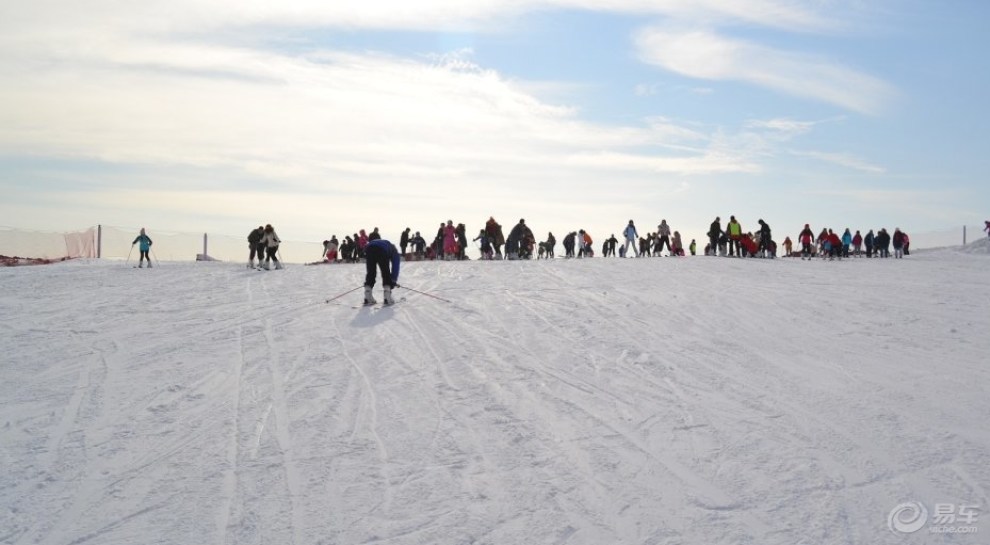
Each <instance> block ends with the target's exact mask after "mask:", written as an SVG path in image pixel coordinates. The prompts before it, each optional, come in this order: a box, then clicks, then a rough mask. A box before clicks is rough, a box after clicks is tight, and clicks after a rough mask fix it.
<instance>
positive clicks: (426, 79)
mask: <svg viewBox="0 0 990 545" xmlns="http://www.w3.org/2000/svg"><path fill="white" fill-rule="evenodd" d="M43 57H47V62H44V63H38V64H39V65H41V66H34V67H32V68H31V69H30V70H27V69H24V70H12V71H10V72H8V75H7V76H3V75H0V83H2V85H0V104H3V106H2V108H0V120H2V121H3V122H2V123H0V146H2V148H3V149H4V150H6V151H7V153H12V154H24V155H35V156H54V157H68V158H81V159H87V160H97V161H106V162H110V163H127V164H140V165H151V166H155V165H157V166H191V167H198V168H207V169H223V170H225V171H226V172H228V176H237V175H241V176H244V177H247V178H250V179H262V180H266V179H267V180H276V181H279V182H280V183H286V184H289V186H291V187H297V188H307V189H312V190H315V191H333V190H339V189H340V188H342V187H346V186H347V185H348V184H359V185H365V186H367V187H372V188H376V187H381V184H382V183H384V182H390V181H394V182H403V183H423V184H426V186H427V187H430V188H433V189H431V191H437V192H442V191H445V188H447V187H450V186H452V185H456V184H459V183H462V182H463V181H464V180H466V179H479V178H484V179H486V180H487V181H489V182H491V183H499V184H508V185H512V184H517V185H516V187H519V188H521V189H529V188H531V187H532V184H533V182H534V181H538V180H540V179H547V178H548V177H549V176H551V173H553V175H554V176H560V175H562V174H563V175H565V176H567V177H569V178H572V179H574V180H576V181H578V182H580V180H583V179H585V180H588V183H591V181H592V180H591V178H590V177H588V176H587V175H586V174H584V173H583V172H582V171H581V167H583V166H587V164H588V161H589V160H584V162H583V163H582V162H581V160H577V161H575V159H574V158H582V157H593V158H597V159H595V160H594V161H593V162H595V164H596V165H597V166H598V167H600V168H606V167H609V165H611V166H612V167H614V168H616V169H620V170H622V171H624V172H628V171H630V170H633V171H636V170H639V171H641V173H642V174H643V175H644V176H646V175H647V174H649V173H655V172H657V171H658V170H659V171H663V172H668V173H675V174H684V175H691V174H697V173H710V172H731V171H737V172H744V171H749V170H751V169H752V164H751V162H750V161H748V160H747V159H746V158H744V157H739V156H732V155H727V154H722V153H720V154H718V155H712V154H711V153H709V151H707V150H706V146H707V145H708V142H709V140H710V137H709V135H706V134H704V133H702V132H700V131H698V130H697V129H696V128H694V127H688V126H682V125H679V124H677V123H675V122H673V121H671V120H668V119H665V118H650V119H644V120H642V121H641V123H640V124H638V125H627V126H608V125H601V124H594V123H589V122H585V121H582V120H581V119H580V118H579V117H578V116H577V112H576V110H575V109H574V108H572V107H569V106H566V105H558V104H550V103H546V102H543V101H541V100H539V99H537V98H536V97H534V96H533V95H531V94H528V93H527V92H526V85H525V84H519V83H518V82H514V81H512V80H509V79H506V78H504V77H503V76H501V75H500V74H499V73H497V72H495V71H493V70H487V69H484V68H483V67H481V66H478V65H477V64H476V63H475V62H474V61H473V59H472V56H471V54H470V51H456V52H453V53H451V54H449V55H441V56H437V57H434V58H426V59H407V58H397V57H393V56H388V55H382V54H374V53H364V54H353V53H342V52H338V51H326V50H322V51H311V52H308V53H305V54H293V55H289V54H283V53H279V52H273V51H264V50H258V49H250V48H237V47H229V46H223V45H216V44H203V43H188V42H174V41H163V40H156V39H151V38H137V37H121V36H116V37H115V36H104V37H103V38H102V39H100V40H97V41H93V42H91V43H89V44H88V45H87V47H85V48H83V47H77V48H64V49H61V50H60V51H57V52H55V53H52V52H51V51H48V50H47V49H42V50H39V51H36V52H35V55H34V56H32V57H31V58H30V59H28V60H24V59H18V58H17V57H16V56H10V55H8V56H6V57H5V61H6V66H8V67H11V66H16V65H17V64H18V61H19V60H21V61H23V62H24V63H36V62H37V61H38V59H40V58H43ZM12 74H16V75H12ZM685 143H690V144H691V146H690V147H687V146H685ZM672 147H673V148H675V149H677V153H676V154H671V153H670V151H669V150H670V149H671V148H672ZM665 150H666V151H665ZM672 155H673V156H672ZM602 157H605V158H608V159H606V160H603V159H601V158H602ZM229 173H239V174H229Z"/></svg>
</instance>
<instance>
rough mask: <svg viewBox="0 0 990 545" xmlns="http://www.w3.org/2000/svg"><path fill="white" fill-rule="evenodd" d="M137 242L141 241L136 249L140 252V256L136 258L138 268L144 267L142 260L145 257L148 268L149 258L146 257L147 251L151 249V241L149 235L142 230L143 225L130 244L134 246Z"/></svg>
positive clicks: (149, 265)
mask: <svg viewBox="0 0 990 545" xmlns="http://www.w3.org/2000/svg"><path fill="white" fill-rule="evenodd" d="M139 242H140V243H141V245H140V246H138V251H139V252H141V257H139V258H138V268H139V269H140V268H142V267H144V260H146V259H147V260H148V268H149V269H150V268H151V258H150V257H148V252H149V251H150V250H151V245H152V242H151V237H149V236H148V235H147V233H145V232H144V227H142V228H141V234H140V235H138V236H137V238H136V239H134V242H132V243H131V246H134V245H135V244H137V243H139Z"/></svg>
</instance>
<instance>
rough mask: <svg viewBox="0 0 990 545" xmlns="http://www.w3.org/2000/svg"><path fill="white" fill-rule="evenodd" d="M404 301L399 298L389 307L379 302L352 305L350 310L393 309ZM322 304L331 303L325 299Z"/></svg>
mask: <svg viewBox="0 0 990 545" xmlns="http://www.w3.org/2000/svg"><path fill="white" fill-rule="evenodd" d="M405 300H406V298H405V297H400V298H398V299H396V300H395V302H394V303H392V304H390V305H389V304H385V303H380V302H379V303H370V304H367V305H352V306H351V308H352V309H354V310H360V309H362V308H377V309H383V308H388V307H394V306H395V305H397V304H399V303H401V302H402V301H405ZM324 302H325V303H327V304H329V303H331V302H332V301H330V300H329V299H327V300H326V301H324Z"/></svg>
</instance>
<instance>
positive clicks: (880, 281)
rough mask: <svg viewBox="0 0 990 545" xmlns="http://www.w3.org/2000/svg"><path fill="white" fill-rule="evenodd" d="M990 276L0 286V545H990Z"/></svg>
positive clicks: (17, 274)
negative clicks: (902, 527) (914, 513)
mask: <svg viewBox="0 0 990 545" xmlns="http://www.w3.org/2000/svg"><path fill="white" fill-rule="evenodd" d="M988 265H990V258H988V256H987V254H986V252H985V251H984V252H976V253H967V252H961V251H949V250H946V251H936V252H928V253H924V254H918V255H912V256H911V257H909V258H908V259H904V260H894V259H887V260H876V259H873V260H866V259H859V260H846V261H842V262H823V261H812V262H807V261H801V260H797V259H778V260H759V259H746V260H743V259H728V258H709V257H688V258H653V259H625V260H619V259H598V258H595V259H583V260H564V259H557V260H552V261H529V262H478V261H472V262H424V263H407V264H405V265H404V268H403V269H402V273H401V278H400V284H402V285H404V286H408V287H409V288H415V289H416V290H420V291H422V292H427V293H429V294H431V295H434V296H437V297H442V298H444V299H447V300H448V301H449V302H445V301H441V300H438V299H435V298H432V297H429V296H426V295H423V294H421V293H418V292H416V291H412V290H411V289H398V290H397V291H396V294H397V296H398V297H401V298H402V300H401V301H400V302H399V303H398V304H397V305H395V306H394V307H388V308H385V307H380V306H376V307H370V308H369V307H357V308H356V305H358V304H359V303H360V300H361V292H360V290H359V291H355V292H353V293H351V294H349V295H347V296H345V297H342V298H340V299H338V300H336V301H332V302H330V303H327V302H325V301H326V300H327V299H329V298H331V297H333V296H335V295H337V294H339V293H342V292H345V291H347V290H350V289H353V288H355V287H357V286H359V285H360V284H361V283H362V282H363V278H364V267H363V266H362V265H320V266H301V265H294V266H292V265H290V266H288V267H287V268H286V269H285V270H282V271H271V272H265V271H255V270H250V269H246V268H245V267H244V266H243V265H238V264H232V263H170V262H162V263H159V266H158V267H156V268H154V269H150V270H149V269H135V268H132V266H131V265H130V264H124V263H122V262H106V261H95V260H94V261H76V262H69V263H63V264H57V265H50V266H38V267H20V268H13V269H5V270H2V271H0V287H2V290H0V308H2V309H3V312H2V314H0V330H2V335H0V376H2V380H0V467H2V472H0V543H5V544H18V545H20V544H34V543H43V544H52V545H79V544H130V545H134V544H149V543H160V544H184V545H213V544H215V545H222V544H238V545H239V544H265V545H303V544H320V545H330V544H341V545H351V544H365V543H376V544H377V543H382V544H419V543H422V544H506V545H509V544H511V545H540V544H588V545H608V544H685V543H686V544H706V545H707V544H720V543H752V544H759V545H769V544H791V545H793V544H803V543H807V544H853V543H855V544H860V543H863V544H866V543H869V544H876V543H892V544H893V543H925V544H932V543H986V540H987V537H986V534H987V533H990V515H988V514H986V508H987V506H988V505H990V496H988V490H990V425H988V422H990V395H988V385H990V366H988V355H990V335H988V334H990V277H988V274H987V269H988ZM376 295H377V297H378V298H379V299H381V290H380V287H376ZM904 502H919V503H921V504H924V505H927V506H928V507H929V509H931V507H932V506H934V505H935V504H937V503H943V504H952V505H971V506H973V505H975V506H979V508H980V515H981V516H982V518H981V519H979V520H977V521H976V525H977V526H979V525H980V524H982V525H983V526H984V527H983V528H980V529H981V530H983V534H982V535H981V534H975V535H973V534H969V535H949V534H933V533H929V532H926V531H924V530H922V531H920V532H918V533H914V534H898V533H896V532H894V531H892V529H891V528H890V527H889V520H888V515H889V513H890V512H891V510H892V509H893V508H895V506H897V505H899V504H902V503H904ZM980 539H983V541H979V540H980Z"/></svg>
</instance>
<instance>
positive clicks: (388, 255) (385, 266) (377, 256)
mask: <svg viewBox="0 0 990 545" xmlns="http://www.w3.org/2000/svg"><path fill="white" fill-rule="evenodd" d="M365 257H366V263H365V265H366V269H367V274H366V275H365V277H364V304H365V305H373V304H375V303H376V302H377V301H375V298H374V296H373V295H371V290H372V288H374V287H375V280H376V278H375V277H376V276H377V272H378V271H379V270H380V271H381V273H382V287H383V288H384V293H383V295H384V296H385V304H386V305H391V304H393V303H395V301H394V300H393V299H392V289H393V288H395V287H396V286H397V285H398V284H397V282H398V281H399V265H400V263H401V262H402V256H401V255H399V251H398V250H397V249H396V248H395V246H394V245H393V244H392V243H391V242H389V241H387V240H385V239H381V238H378V239H375V240H373V241H371V242H369V243H368V246H367V248H365Z"/></svg>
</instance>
